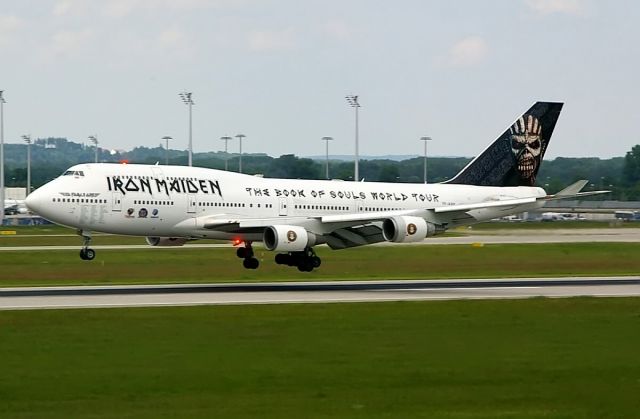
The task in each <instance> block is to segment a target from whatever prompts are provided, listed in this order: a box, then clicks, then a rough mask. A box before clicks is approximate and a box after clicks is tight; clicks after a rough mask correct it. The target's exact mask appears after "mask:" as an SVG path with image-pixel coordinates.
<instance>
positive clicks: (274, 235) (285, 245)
mask: <svg viewBox="0 0 640 419" xmlns="http://www.w3.org/2000/svg"><path fill="white" fill-rule="evenodd" d="M262 241H263V242H264V247H266V248H267V250H275V251H276V252H300V251H303V250H304V249H306V248H307V247H309V246H313V245H314V244H316V235H315V234H313V233H310V232H308V231H307V230H305V228H304V227H299V226H289V225H275V226H269V227H267V228H266V229H265V230H264V235H263V238H262Z"/></svg>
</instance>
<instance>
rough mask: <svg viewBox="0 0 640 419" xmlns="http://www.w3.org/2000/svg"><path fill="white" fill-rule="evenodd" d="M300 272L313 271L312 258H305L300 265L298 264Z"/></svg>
mask: <svg viewBox="0 0 640 419" xmlns="http://www.w3.org/2000/svg"><path fill="white" fill-rule="evenodd" d="M298 270H299V271H300V272H311V271H313V262H312V261H311V258H304V259H302V260H300V263H299V264H298Z"/></svg>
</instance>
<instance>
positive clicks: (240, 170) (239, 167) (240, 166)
mask: <svg viewBox="0 0 640 419" xmlns="http://www.w3.org/2000/svg"><path fill="white" fill-rule="evenodd" d="M245 137H246V135H244V134H238V135H236V138H237V139H238V140H240V159H239V160H238V173H242V139H243V138H245Z"/></svg>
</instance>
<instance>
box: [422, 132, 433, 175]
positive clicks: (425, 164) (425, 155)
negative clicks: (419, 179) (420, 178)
mask: <svg viewBox="0 0 640 419" xmlns="http://www.w3.org/2000/svg"><path fill="white" fill-rule="evenodd" d="M432 140H433V138H431V137H421V138H420V141H424V183H427V143H428V142H429V141H432Z"/></svg>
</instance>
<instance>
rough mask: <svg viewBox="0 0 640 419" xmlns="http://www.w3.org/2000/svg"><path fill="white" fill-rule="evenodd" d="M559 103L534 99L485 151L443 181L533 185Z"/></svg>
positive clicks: (469, 183)
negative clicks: (450, 177) (449, 178)
mask: <svg viewBox="0 0 640 419" xmlns="http://www.w3.org/2000/svg"><path fill="white" fill-rule="evenodd" d="M561 110H562V103H554V102H536V103H535V104H534V105H533V106H532V107H531V108H530V109H529V110H528V111H527V112H525V113H524V114H522V116H520V118H518V119H517V120H516V121H515V122H514V123H513V124H512V125H511V126H510V127H509V128H507V129H506V130H505V131H504V132H503V133H502V135H501V136H499V137H498V139H497V140H495V141H494V142H493V143H492V144H491V145H490V146H489V147H487V149H486V150H484V151H483V152H482V153H481V154H480V155H478V156H477V157H476V158H475V159H473V160H472V161H471V163H469V164H468V165H467V166H466V167H465V168H464V169H462V170H461V171H460V173H458V174H457V175H456V176H455V177H454V178H453V179H451V180H448V181H447V182H445V183H456V184H464V185H478V186H533V185H534V184H535V181H536V176H537V174H538V170H539V169H540V164H541V163H542V158H543V157H544V153H545V151H547V147H548V145H549V140H550V139H551V134H552V133H553V129H554V128H555V126H556V122H557V121H558V117H559V116H560V111H561Z"/></svg>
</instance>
